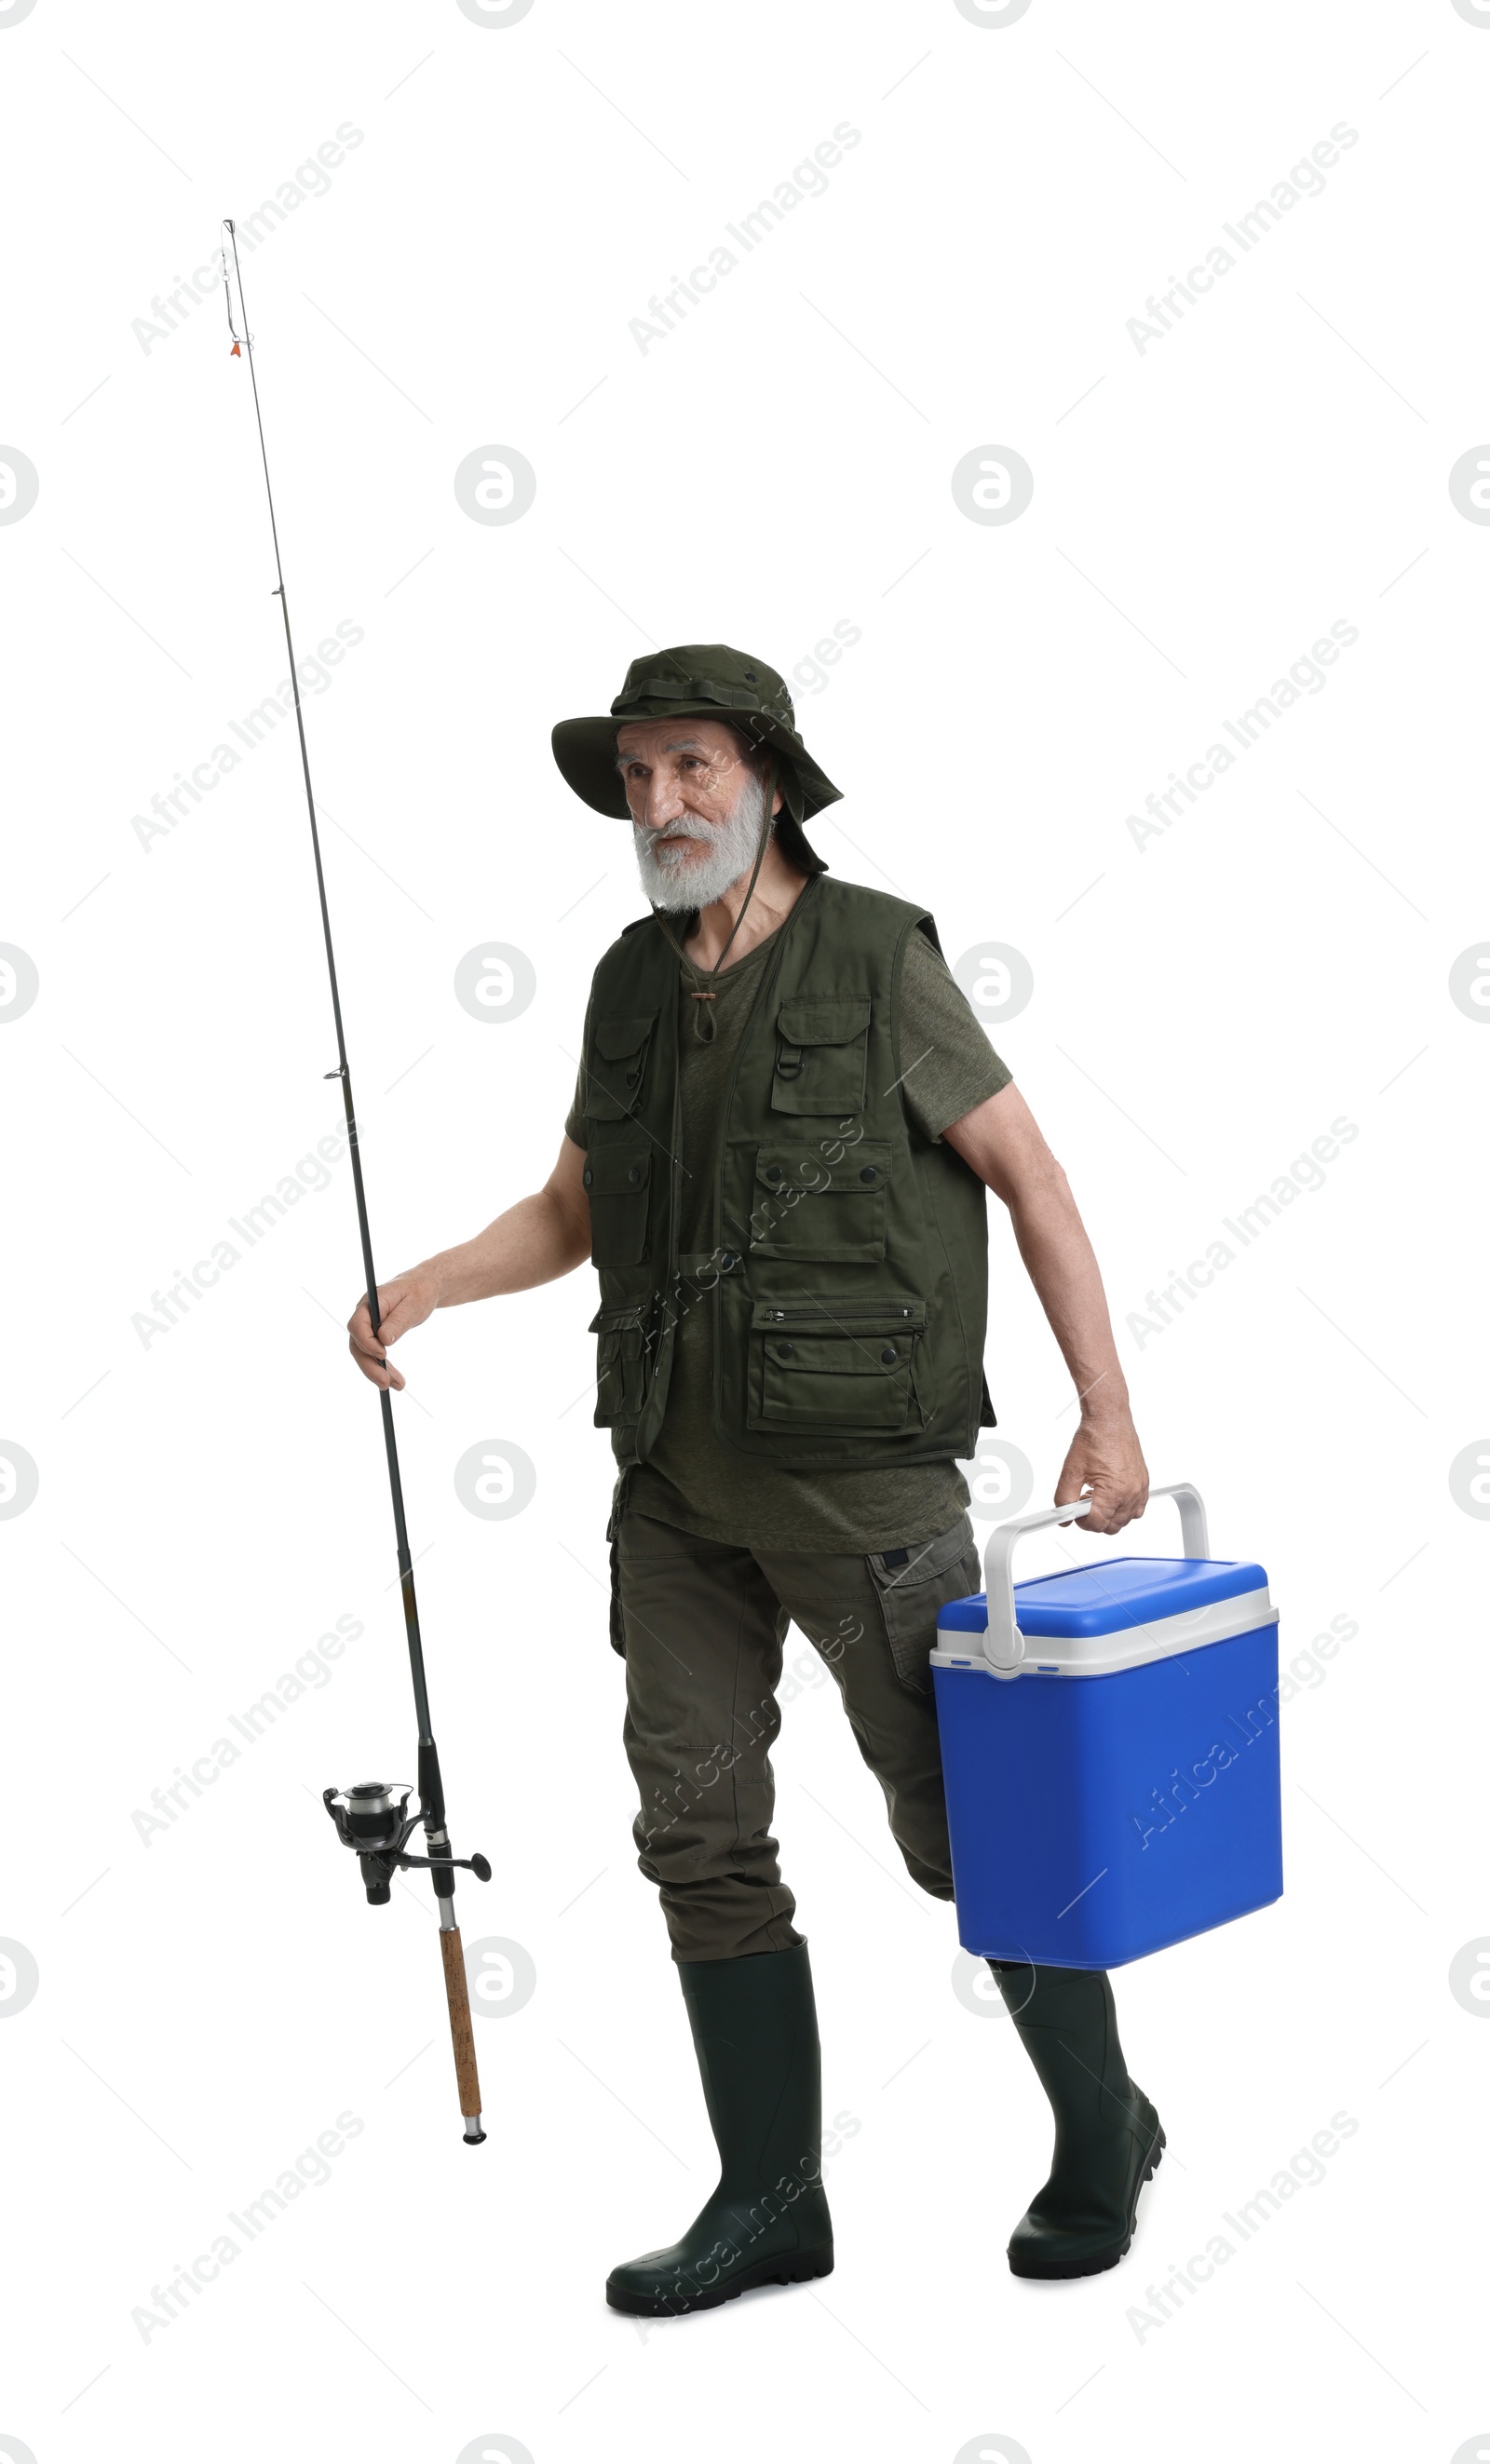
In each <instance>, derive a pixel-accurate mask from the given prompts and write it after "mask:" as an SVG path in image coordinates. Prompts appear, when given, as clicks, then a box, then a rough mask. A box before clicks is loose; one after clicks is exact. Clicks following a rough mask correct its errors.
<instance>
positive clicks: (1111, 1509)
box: [945, 1086, 1149, 1531]
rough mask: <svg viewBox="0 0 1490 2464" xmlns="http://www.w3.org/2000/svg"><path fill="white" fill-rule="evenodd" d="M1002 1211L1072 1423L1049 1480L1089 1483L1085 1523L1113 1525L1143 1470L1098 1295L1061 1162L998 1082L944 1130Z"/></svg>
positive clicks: (1071, 1490) (1145, 1476) (1141, 1492)
mask: <svg viewBox="0 0 1490 2464" xmlns="http://www.w3.org/2000/svg"><path fill="white" fill-rule="evenodd" d="M945 1135H946V1138H947V1141H948V1144H949V1145H950V1146H953V1147H955V1148H956V1150H957V1153H958V1154H959V1155H961V1156H962V1157H963V1159H964V1161H965V1162H967V1163H969V1164H971V1165H972V1167H973V1170H974V1171H975V1173H976V1174H977V1176H978V1178H979V1179H980V1180H984V1181H986V1182H987V1184H988V1186H989V1188H990V1189H991V1190H992V1191H993V1192H994V1195H995V1197H996V1198H1001V1199H1003V1202H1004V1204H1005V1205H1006V1206H1007V1208H1008V1209H1009V1215H1010V1219H1011V1221H1012V1222H1013V1225H1014V1237H1015V1239H1016V1241H1017V1242H1018V1243H1019V1255H1020V1257H1021V1258H1022V1259H1023V1261H1024V1265H1025V1268H1026V1270H1027V1272H1028V1275H1029V1279H1030V1281H1031V1283H1032V1284H1033V1285H1034V1287H1035V1289H1036V1292H1037V1293H1038V1295H1039V1297H1040V1304H1041V1308H1042V1309H1043V1310H1044V1312H1045V1315H1046V1317H1047V1318H1048V1319H1049V1321H1050V1330H1051V1332H1052V1333H1053V1334H1054V1336H1055V1338H1056V1341H1057V1342H1058V1343H1059V1345H1060V1346H1061V1351H1062V1353H1063V1357H1064V1360H1065V1365H1066V1367H1067V1368H1068V1369H1069V1371H1070V1373H1071V1376H1072V1380H1073V1382H1074V1384H1075V1387H1076V1393H1077V1397H1078V1401H1079V1403H1080V1406H1081V1424H1080V1426H1079V1428H1078V1430H1077V1433H1076V1436H1075V1438H1074V1439H1073V1440H1072V1442H1071V1447H1070V1451H1069V1453H1068V1454H1067V1456H1066V1459H1065V1462H1064V1463H1063V1466H1062V1471H1061V1477H1060V1479H1059V1480H1058V1481H1057V1483H1056V1494H1055V1503H1056V1504H1057V1506H1065V1505H1068V1504H1069V1503H1070V1502H1071V1500H1072V1499H1074V1498H1078V1497H1080V1495H1081V1493H1082V1489H1083V1486H1084V1485H1086V1484H1088V1483H1089V1485H1090V1486H1091V1491H1092V1501H1093V1502H1092V1509H1091V1512H1090V1513H1089V1514H1087V1515H1085V1517H1084V1518H1083V1521H1084V1524H1085V1529H1087V1530H1089V1531H1121V1530H1122V1529H1123V1526H1124V1525H1125V1523H1130V1522H1131V1521H1132V1519H1133V1517H1134V1516H1135V1515H1138V1514H1142V1512H1143V1510H1144V1507H1145V1505H1146V1504H1147V1502H1148V1496H1149V1473H1148V1468H1147V1466H1146V1464H1145V1463H1144V1459H1143V1453H1142V1450H1141V1448H1140V1446H1139V1443H1138V1434H1137V1431H1136V1430H1135V1429H1134V1427H1133V1420H1132V1414H1131V1412H1130V1410H1129V1408H1128V1381H1127V1379H1126V1378H1125V1377H1124V1375H1123V1371H1122V1366H1121V1364H1120V1362H1119V1360H1118V1355H1117V1345H1116V1344H1115V1342H1114V1341H1113V1337H1112V1322H1111V1320H1110V1318H1109V1317H1108V1315H1107V1294H1106V1293H1105V1292H1104V1290H1103V1288H1102V1274H1101V1271H1100V1269H1099V1267H1098V1265H1097V1260H1096V1257H1095V1254H1094V1253H1093V1250H1092V1245H1091V1243H1090V1241H1089V1240H1088V1239H1087V1237H1086V1227H1085V1224H1084V1223H1083V1221H1082V1219H1081V1216H1080V1215H1079V1213H1078V1212H1077V1206H1076V1200H1075V1199H1074V1198H1073V1197H1072V1195H1071V1190H1070V1185H1069V1183H1068V1181H1067V1180H1066V1177H1065V1174H1064V1173H1063V1171H1062V1169H1061V1166H1060V1164H1059V1163H1058V1162H1057V1161H1056V1158H1055V1156H1054V1155H1052V1154H1051V1152H1050V1149H1049V1147H1048V1146H1047V1145H1046V1144H1045V1141H1044V1138H1043V1137H1042V1136H1041V1130H1040V1125H1039V1123H1038V1122H1037V1120H1036V1119H1035V1116H1034V1114H1033V1113H1032V1112H1031V1111H1030V1109H1029V1106H1028V1105H1027V1104H1026V1103H1025V1101H1024V1098H1023V1096H1022V1095H1021V1094H1020V1093H1019V1089H1018V1088H1017V1087H1012V1086H1010V1087H1004V1088H1001V1089H999V1092H998V1093H997V1095H990V1096H989V1098H988V1100H987V1102H986V1103H983V1104H979V1105H978V1106H977V1107H976V1108H975V1110H974V1111H971V1112H965V1113H964V1114H963V1117H962V1119H961V1120H960V1121H954V1122H953V1125H952V1127H951V1129H950V1130H948V1131H947V1132H946V1133H945Z"/></svg>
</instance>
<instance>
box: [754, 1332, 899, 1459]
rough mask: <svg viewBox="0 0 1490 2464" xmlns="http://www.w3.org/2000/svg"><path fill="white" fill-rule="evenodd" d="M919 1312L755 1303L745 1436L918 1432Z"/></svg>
mask: <svg viewBox="0 0 1490 2464" xmlns="http://www.w3.org/2000/svg"><path fill="white" fill-rule="evenodd" d="M925 1332H926V1309H925V1307H924V1305H923V1304H922V1303H919V1302H913V1301H894V1300H891V1301H883V1300H881V1301H871V1300H867V1299H865V1300H847V1299H845V1300H835V1299H832V1298H824V1299H822V1300H782V1301H757V1302H756V1305H755V1308H754V1309H753V1310H752V1313H751V1406H750V1423H749V1424H750V1426H751V1427H752V1428H753V1429H803V1430H805V1429H814V1430H819V1431H821V1432H822V1434H823V1435H829V1434H838V1435H843V1436H852V1435H853V1434H854V1433H855V1432H856V1431H857V1430H861V1429H908V1428H920V1427H921V1426H922V1425H923V1423H924V1421H925V1419H926V1417H927V1415H926V1412H925V1410H924V1409H923V1405H922V1399H921V1396H920V1394H919V1391H918V1389H917V1385H916V1354H917V1352H918V1350H919V1348H920V1344H921V1341H922V1338H923V1336H924V1335H925Z"/></svg>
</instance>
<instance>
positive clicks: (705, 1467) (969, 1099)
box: [564, 928, 1011, 1555]
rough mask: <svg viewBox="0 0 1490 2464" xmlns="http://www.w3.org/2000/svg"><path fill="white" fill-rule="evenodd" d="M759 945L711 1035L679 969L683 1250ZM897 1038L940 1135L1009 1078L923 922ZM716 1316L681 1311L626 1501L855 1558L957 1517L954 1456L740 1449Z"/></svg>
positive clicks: (700, 1196) (706, 1233)
mask: <svg viewBox="0 0 1490 2464" xmlns="http://www.w3.org/2000/svg"><path fill="white" fill-rule="evenodd" d="M778 929H779V928H778ZM776 937H777V936H776V934H775V933H772V934H768V935H767V936H766V938H765V939H764V940H763V941H758V942H757V943H756V947H755V948H754V949H753V950H751V951H750V952H749V953H748V954H747V955H746V957H743V958H741V959H739V960H738V961H737V963H735V964H734V965H733V966H727V967H726V968H725V970H724V973H723V974H722V975H719V976H716V977H715V978H714V979H713V989H714V994H715V999H714V1000H713V1001H712V1002H711V1003H710V1009H711V1011H712V1018H713V1025H714V1033H713V1037H712V1041H711V1042H709V1043H707V1044H705V1043H702V1042H700V1040H699V1038H698V1037H697V1035H696V1034H695V1032H694V1011H695V1006H696V1004H695V1003H694V1001H693V999H692V993H691V984H692V982H693V981H694V980H696V979H694V978H692V977H690V976H686V975H685V973H684V970H683V969H682V968H681V967H680V968H679V970H678V1071H679V1097H680V1101H679V1111H680V1116H681V1121H682V1164H683V1173H682V1186H683V1197H682V1211H681V1221H680V1222H679V1226H678V1247H679V1249H680V1251H696V1252H704V1251H707V1250H709V1249H710V1248H711V1247H712V1238H711V1211H710V1210H711V1198H712V1188H713V1181H714V1175H715V1171H716V1169H717V1145H718V1135H719V1127H720V1122H721V1120H722V1117H723V1112H724V1106H725V1102H726V1098H727V1094H728V1089H729V1083H730V1074H731V1070H732V1068H733V1067H734V1055H735V1051H736V1048H737V1046H738V1045H739V1041H740V1037H741V1035H742V1034H743V1032H744V1028H745V1020H746V1017H747V1014H748V1012H749V1010H750V1007H751V1000H752V994H753V992H754V989H755V987H756V984H757V983H758V982H759V980H760V972H761V969H762V967H763V966H764V964H765V961H766V957H767V954H768V953H769V951H770V950H771V948H772V947H773V945H774V943H775V940H776ZM900 1019H901V1024H900V1048H901V1051H902V1052H903V1053H909V1054H911V1055H912V1056H913V1057H912V1059H911V1060H910V1062H909V1065H908V1067H907V1069H906V1073H905V1078H904V1082H903V1092H904V1098H905V1104H906V1109H907V1111H909V1114H910V1116H911V1118H912V1119H913V1120H914V1122H915V1123H916V1126H917V1127H918V1128H919V1129H921V1130H922V1131H924V1132H925V1133H926V1135H927V1136H928V1137H931V1138H937V1139H939V1138H940V1137H941V1134H942V1133H943V1131H944V1130H946V1129H947V1128H949V1127H950V1125H951V1124H952V1122H953V1121H960V1120H961V1118H962V1116H963V1114H964V1113H965V1112H971V1111H973V1109H974V1107H975V1105H977V1104H981V1103H984V1102H986V1100H987V1098H988V1097H989V1096H990V1095H997V1092H998V1090H999V1089H1000V1088H1001V1087H1006V1086H1007V1085H1008V1084H1009V1080H1010V1076H1011V1072H1010V1071H1009V1070H1008V1069H1006V1068H1005V1067H1004V1065H1003V1063H1002V1062H1001V1061H1000V1060H999V1058H998V1055H997V1052H996V1051H995V1050H994V1048H993V1046H992V1045H991V1044H990V1043H989V1040H988V1037H987V1035H986V1034H985V1033H984V1031H983V1028H982V1026H981V1025H980V1024H979V1023H978V1021H977V1019H976V1017H975V1014H974V1012H973V1010H972V1008H971V1007H970V1005H969V1003H968V1001H967V999H966V996H965V995H964V994H963V992H962V990H961V988H960V987H959V986H958V984H957V983H956V982H955V981H954V980H953V976H952V973H951V970H950V969H949V967H948V966H947V963H946V960H945V959H944V958H943V957H941V956H940V954H939V953H938V952H937V951H936V950H935V949H934V948H933V946H932V944H931V942H930V941H929V940H928V939H927V936H926V935H925V934H924V933H922V932H919V931H918V932H913V933H912V934H911V935H910V936H909V940H908V941H907V944H906V955H905V964H904V967H903V969H902V973H901V985H900ZM564 1134H565V1136H566V1137H568V1138H571V1139H573V1141H574V1143H575V1145H576V1146H579V1147H582V1146H583V1145H584V1143H585V1124H584V1111H583V1102H582V1089H581V1087H579V1086H577V1087H576V1089H575V1099H574V1103H573V1104H572V1106H571V1107H570V1111H569V1117H568V1119H567V1120H566V1121H565V1123H564ZM710 1331H711V1330H710V1312H709V1311H708V1309H704V1308H701V1307H700V1308H694V1309H684V1310H683V1311H682V1313H681V1314H680V1317H679V1320H678V1326H677V1332H676V1334H675V1336H674V1339H673V1355H672V1375H671V1379H670V1381H669V1384H668V1408H667V1411H666V1413H665V1414H664V1416H663V1425H662V1429H661V1431H660V1433H659V1435H658V1438H657V1441H656V1443H655V1444H654V1446H653V1448H652V1451H651V1453H650V1455H649V1456H648V1458H647V1460H646V1463H639V1464H637V1465H636V1467H635V1468H634V1469H633V1471H632V1472H631V1474H630V1476H629V1485H628V1487H627V1492H626V1494H627V1499H628V1502H629V1504H630V1505H632V1506H634V1507H636V1509H637V1511H638V1512H639V1513H642V1514H652V1515H655V1516H656V1517H657V1519H658V1521H659V1522H662V1523H671V1524H674V1525H677V1526H679V1527H681V1529H683V1530H685V1531H694V1532H697V1533H699V1534H700V1536H701V1537H702V1538H704V1539H706V1540H722V1541H728V1542H733V1543H734V1545H735V1546H736V1547H739V1548H747V1549H749V1548H761V1549H810V1550H823V1551H834V1552H837V1553H844V1554H852V1555H859V1554H861V1553H863V1552H864V1551H868V1550H871V1549H899V1548H904V1547H913V1546H914V1545H915V1544H916V1543H917V1542H919V1541H922V1540H931V1539H933V1538H934V1537H935V1536H936V1534H937V1533H938V1532H941V1531H945V1530H946V1529H948V1527H949V1525H950V1524H953V1523H955V1521H956V1519H957V1517H958V1515H959V1514H960V1513H961V1512H962V1511H963V1509H964V1508H965V1507H966V1506H967V1503H968V1486H967V1483H966V1481H965V1480H964V1479H963V1477H962V1474H961V1472H960V1471H959V1470H958V1469H957V1466H956V1464H955V1463H953V1461H952V1460H951V1459H950V1458H949V1460H948V1461H947V1462H946V1463H907V1464H905V1465H898V1464H887V1465H875V1466H872V1467H870V1468H867V1469H866V1470H864V1471H857V1470H855V1469H854V1468H853V1467H852V1466H851V1465H850V1466H848V1467H846V1468H840V1469H834V1470H828V1471H783V1470H780V1469H778V1467H777V1466H776V1465H775V1464H774V1463H763V1462H760V1461H758V1460H756V1458H754V1457H752V1456H749V1455H742V1454H738V1453H736V1452H735V1450H734V1447H733V1446H731V1445H729V1444H727V1443H726V1441H724V1439H722V1438H721V1437H719V1436H718V1435H717V1434H716V1432H715V1430H714V1426H713V1418H712V1356H711V1347H710Z"/></svg>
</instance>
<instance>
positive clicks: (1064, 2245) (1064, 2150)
mask: <svg viewBox="0 0 1490 2464" xmlns="http://www.w3.org/2000/svg"><path fill="white" fill-rule="evenodd" d="M988 1964H989V1967H990V1968H991V1969H993V1971H994V1974H995V1976H996V1978H997V1983H998V1991H999V1992H1000V1993H1001V1994H1002V1995H1003V1998H1004V2002H1005V2005H1006V2007H1007V2009H1008V2012H1009V2015H1010V2017H1011V2018H1012V2019H1013V2021H1014V2024H1015V2026H1016V2028H1018V2030H1019V2035H1020V2038H1021V2040H1022V2042H1023V2046H1024V2050H1025V2052H1026V2053H1027V2054H1028V2056H1029V2057H1030V2059H1031V2061H1032V2062H1033V2063H1034V2065H1035V2068H1036V2070H1037V2072H1038V2073H1039V2075H1040V2083H1041V2087H1042V2088H1043V2089H1044V2091H1045V2094H1046V2096H1047V2097H1048V2098H1049V2099H1050V2106H1051V2110H1052V2112H1053V2113H1054V2115H1055V2118H1056V2150H1055V2157H1054V2160H1053V2162H1052V2164H1051V2167H1050V2179H1049V2181H1048V2182H1047V2183H1046V2184H1045V2187H1044V2189H1042V2190H1040V2191H1038V2192H1037V2194H1036V2196H1035V2197H1034V2198H1033V2199H1032V2200H1031V2201H1030V2205H1029V2210H1028V2212H1027V2213H1026V2214H1025V2215H1023V2216H1021V2217H1020V2219H1019V2223H1018V2224H1017V2225H1016V2226H1015V2228H1014V2232H1013V2233H1012V2235H1011V2236H1010V2241H1009V2265H1010V2268H1011V2270H1012V2272H1013V2273H1014V2274H1015V2275H1016V2276H1040V2277H1066V2276H1100V2275H1101V2273H1102V2271H1103V2269H1104V2268H1107V2267H1116V2265H1117V2263H1118V2260H1119V2259H1120V2258H1123V2257H1125V2256H1126V2255H1127V2252H1128V2244H1129V2242H1130V2241H1131V2240H1132V2237H1133V2216H1134V2213H1135V2211H1136V2209H1137V2206H1138V2193H1139V2191H1140V2190H1141V2189H1143V2186H1144V2184H1145V2183H1146V2182H1147V2181H1148V2180H1149V2178H1150V2174H1151V2173H1152V2172H1153V2169H1154V2167H1155V2166H1156V2165H1157V2164H1158V2162H1159V2157H1160V2154H1161V2152H1162V2150H1163V2147H1164V2127H1163V2124H1162V2123H1161V2122H1160V2120H1159V2117H1158V2115H1157V2113H1156V2112H1155V2111H1154V2109H1153V2106H1152V2105H1151V2104H1150V2101H1149V2100H1148V2098H1147V2097H1146V2096H1145V2094H1144V2092H1143V2090H1142V2088H1141V2087H1135V2086H1134V2084H1133V2081H1132V2080H1131V2079H1129V2078H1128V2065H1127V2063H1126V2062H1125V2061H1124V2059H1123V2048H1122V2046H1121V2045H1120V2044H1119V2042H1118V2031H1117V2013H1116V2011H1115V2010H1114V2008H1113V2004H1112V1988H1111V1986H1110V1984H1109V1983H1108V1981H1107V1976H1106V1974H1105V1973H1104V1972H1103V1970H1102V1969H1081V1968H1029V1967H1026V1966H1024V1965H1023V1964H1022V1963H1014V1962H1010V1961H1006V1960H997V1959H991V1960H990V1961H989V1963H988Z"/></svg>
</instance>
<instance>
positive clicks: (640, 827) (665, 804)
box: [616, 718, 781, 911]
mask: <svg viewBox="0 0 1490 2464" xmlns="http://www.w3.org/2000/svg"><path fill="white" fill-rule="evenodd" d="M616 768H617V770H618V772H619V773H620V776H621V780H622V783H623V785H624V788H625V794H626V803H627V804H628V805H629V806H630V809H631V821H632V826H633V828H634V830H635V833H636V843H637V856H638V860H639V862H640V865H641V869H642V883H643V887H644V889H645V890H646V894H647V896H648V898H650V899H651V900H652V902H653V904H654V905H655V906H659V907H666V908H669V909H672V910H675V911H676V910H680V909H688V908H693V907H706V906H708V905H709V904H710V902H711V900H712V899H714V898H717V897H719V896H720V895H721V894H722V892H723V891H725V890H727V889H729V888H730V887H732V886H733V884H734V882H735V881H737V880H738V879H739V878H740V876H741V875H742V874H743V873H745V872H748V871H749V869H750V867H751V865H752V863H753V862H754V859H755V854H756V844H757V841H758V835H759V829H760V817H761V804H762V797H761V781H760V779H759V776H758V773H757V772H756V770H755V768H754V767H753V765H752V764H751V762H750V761H748V760H747V759H746V758H745V755H744V753H743V751H742V749H741V746H740V741H739V738H738V737H736V735H735V733H734V729H733V728H732V727H727V726H726V725H724V723H723V722H722V721H721V720H718V719H712V718H682V719H636V720H631V721H629V722H628V723H627V724H626V725H625V726H624V727H622V728H620V729H618V731H617V735H616ZM780 803H781V798H780V792H779V790H778V793H777V795H776V798H775V800H774V809H776V810H779V808H780Z"/></svg>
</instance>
